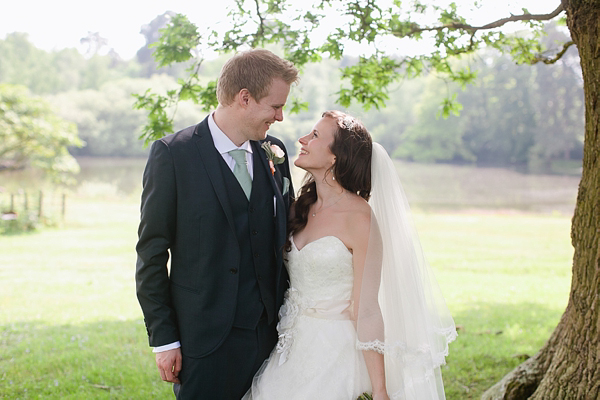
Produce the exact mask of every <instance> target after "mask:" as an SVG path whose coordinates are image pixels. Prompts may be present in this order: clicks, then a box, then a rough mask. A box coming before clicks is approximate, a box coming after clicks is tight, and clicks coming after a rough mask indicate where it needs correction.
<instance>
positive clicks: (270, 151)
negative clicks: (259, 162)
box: [260, 142, 285, 175]
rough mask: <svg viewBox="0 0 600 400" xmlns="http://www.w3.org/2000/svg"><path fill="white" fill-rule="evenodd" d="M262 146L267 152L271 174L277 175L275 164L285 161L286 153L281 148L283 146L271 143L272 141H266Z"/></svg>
mask: <svg viewBox="0 0 600 400" xmlns="http://www.w3.org/2000/svg"><path fill="white" fill-rule="evenodd" d="M260 147H262V148H263V149H264V151H265V153H267V158H268V159H269V167H271V174H273V175H275V165H276V164H281V163H282V162H284V161H285V153H284V152H283V150H281V147H279V146H277V145H276V144H271V142H264V143H263V144H262V145H261V146H260Z"/></svg>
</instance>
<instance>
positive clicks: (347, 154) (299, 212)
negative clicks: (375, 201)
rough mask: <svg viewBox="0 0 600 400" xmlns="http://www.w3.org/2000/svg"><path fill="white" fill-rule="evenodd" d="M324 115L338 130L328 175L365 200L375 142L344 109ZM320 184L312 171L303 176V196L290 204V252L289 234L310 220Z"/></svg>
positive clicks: (301, 227)
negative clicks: (334, 122)
mask: <svg viewBox="0 0 600 400" xmlns="http://www.w3.org/2000/svg"><path fill="white" fill-rule="evenodd" d="M322 117H323V118H332V119H333V120H335V121H336V122H337V130H336V131H335V132H334V135H333V142H332V143H331V145H330V146H329V150H330V151H331V153H333V155H334V156H335V164H334V165H333V166H331V168H329V169H328V170H327V171H326V173H325V176H327V175H328V174H330V173H331V174H333V176H334V177H335V180H336V181H337V182H338V183H339V184H340V185H341V186H342V187H343V188H344V189H346V190H348V191H349V192H352V193H356V194H358V195H359V196H360V197H362V198H363V199H365V200H369V198H370V197H371V153H372V149H373V141H372V139H371V135H370V134H369V131H368V130H367V128H365V126H364V125H363V124H362V122H360V121H359V120H357V119H356V118H354V117H352V116H350V115H348V114H346V113H343V112H341V111H335V110H333V111H325V112H324V113H323V115H322ZM316 189H317V185H316V183H315V180H314V178H313V177H312V175H311V174H309V173H307V174H306V175H305V177H304V181H303V183H302V187H301V188H300V195H299V196H298V198H297V199H296V201H295V202H294V203H292V205H291V212H290V215H291V218H290V220H289V221H288V232H287V233H288V236H287V237H288V240H287V243H286V245H285V247H286V251H291V249H292V244H291V241H290V237H291V236H293V235H294V234H295V233H297V232H300V231H301V230H302V229H304V227H305V226H306V223H307V222H308V210H309V209H310V206H311V205H312V204H313V203H315V202H316V201H317V190H316Z"/></svg>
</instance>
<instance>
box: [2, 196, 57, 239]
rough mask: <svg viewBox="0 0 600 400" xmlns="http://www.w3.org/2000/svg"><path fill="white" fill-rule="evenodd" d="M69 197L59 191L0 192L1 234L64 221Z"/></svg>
mask: <svg viewBox="0 0 600 400" xmlns="http://www.w3.org/2000/svg"><path fill="white" fill-rule="evenodd" d="M66 204H67V196H66V194H65V193H62V192H58V191H43V190H37V191H25V190H18V191H16V192H6V191H4V192H2V191H0V234H1V233H6V232H12V231H24V230H33V229H35V228H36V227H37V226H39V225H53V224H56V223H58V222H59V221H62V220H64V218H65V213H66Z"/></svg>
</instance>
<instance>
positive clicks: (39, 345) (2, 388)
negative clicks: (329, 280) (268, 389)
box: [0, 194, 572, 399]
mask: <svg viewBox="0 0 600 400" xmlns="http://www.w3.org/2000/svg"><path fill="white" fill-rule="evenodd" d="M138 215H139V214H138V203H137V198H118V197H116V196H114V195H110V196H104V197H103V196H102V195H101V194H95V195H93V196H91V195H87V196H80V197H71V198H69V203H68V209H67V217H66V221H65V223H64V226H63V227H62V229H46V230H42V231H40V232H37V233H31V234H24V235H16V236H0V338H1V339H0V398H7V399H16V398H20V399H26V398H45V399H46V398H48V399H88V398H99V399H103V398H106V399H117V398H123V399H154V398H171V397H172V396H171V393H172V392H171V387H170V385H169V384H165V383H163V382H162V381H160V378H159V376H158V373H157V371H156V367H155V366H154V357H153V355H152V353H151V351H150V349H149V348H148V345H147V339H146V332H145V328H144V325H143V322H142V316H141V311H140V309H139V306H138V304H137V299H136V297H135V282H134V269H135V251H134V246H135V241H136V230H137V222H138ZM415 219H416V223H417V226H418V228H419V232H420V235H421V240H422V242H423V246H424V248H425V251H426V254H427V257H428V259H429V261H430V263H431V264H432V265H433V266H434V268H435V271H436V275H437V278H438V281H439V283H440V286H441V287H442V291H443V293H444V295H445V297H446V301H447V303H448V305H449V307H450V310H451V311H452V312H453V315H454V318H455V321H456V324H457V325H458V326H459V328H460V330H459V337H458V339H457V340H456V341H455V342H454V343H453V344H452V345H451V347H450V356H449V357H448V359H447V361H448V363H447V365H446V366H444V369H443V376H444V382H445V386H446V394H447V398H448V399H478V398H479V397H480V396H481V394H482V393H483V391H484V390H485V389H487V388H488V387H489V386H491V385H492V384H493V383H494V382H496V381H497V380H498V379H500V378H501V377H502V376H503V375H504V374H505V373H507V372H508V371H510V370H511V369H512V368H513V367H515V366H516V365H518V364H519V363H520V362H521V360H522V355H523V354H527V355H533V354H534V353H535V352H536V351H537V350H538V349H539V348H540V347H541V346H542V345H543V344H544V342H545V341H546V339H547V338H548V336H549V335H550V333H551V332H552V330H553V328H554V327H555V326H556V324H557V322H558V320H559V318H560V316H561V314H562V312H563V310H564V308H565V306H566V303H567V299H568V293H569V287H570V269H571V257H572V248H571V245H570V238H569V229H570V218H568V217H565V216H551V215H533V214H511V213H505V214H497V213H481V212H479V213H475V212H473V213H452V214H449V213H423V212H421V213H417V214H416V215H415Z"/></svg>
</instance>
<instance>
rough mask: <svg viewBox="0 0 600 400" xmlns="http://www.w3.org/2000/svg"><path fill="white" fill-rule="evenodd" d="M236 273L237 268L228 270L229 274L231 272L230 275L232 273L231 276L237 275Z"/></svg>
mask: <svg viewBox="0 0 600 400" xmlns="http://www.w3.org/2000/svg"><path fill="white" fill-rule="evenodd" d="M237 271H238V270H237V268H231V269H230V270H229V272H231V273H232V274H234V275H235V274H237Z"/></svg>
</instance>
